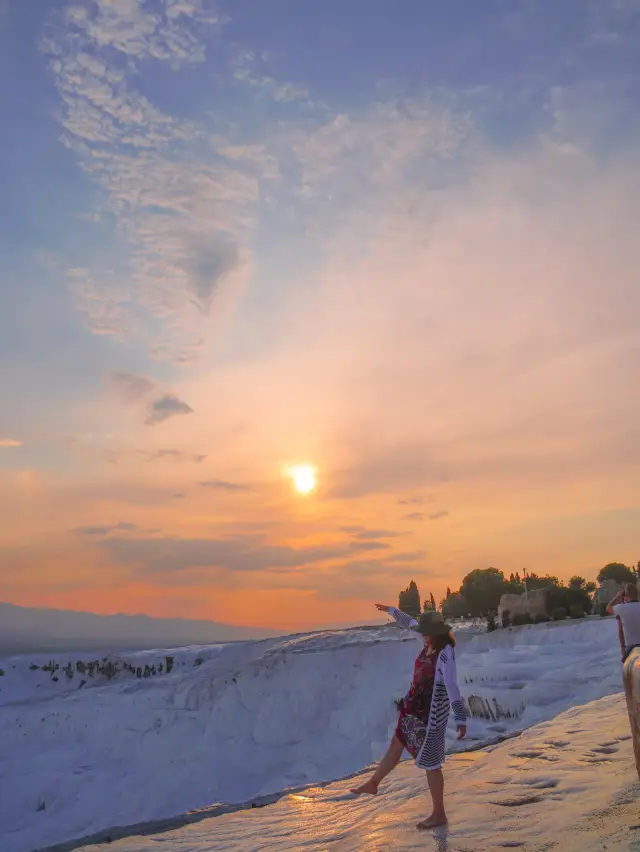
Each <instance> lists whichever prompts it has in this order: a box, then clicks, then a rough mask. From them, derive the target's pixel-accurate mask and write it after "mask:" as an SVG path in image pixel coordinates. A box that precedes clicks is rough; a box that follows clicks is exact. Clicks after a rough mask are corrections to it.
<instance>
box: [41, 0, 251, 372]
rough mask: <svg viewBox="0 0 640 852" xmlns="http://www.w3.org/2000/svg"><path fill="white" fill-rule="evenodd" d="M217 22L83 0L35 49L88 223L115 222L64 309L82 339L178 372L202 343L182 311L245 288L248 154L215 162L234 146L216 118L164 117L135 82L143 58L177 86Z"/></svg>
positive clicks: (205, 329) (162, 6) (173, 8)
mask: <svg viewBox="0 0 640 852" xmlns="http://www.w3.org/2000/svg"><path fill="white" fill-rule="evenodd" d="M206 5H208V4H206ZM221 26H222V23H221V19H220V17H219V16H218V15H217V14H215V13H214V12H211V11H209V10H206V9H205V8H204V5H203V4H202V3H201V2H200V0H180V2H171V3H158V4H153V5H152V4H150V3H142V2H133V0H131V2H129V0H126V2H118V3H114V2H111V0H95V2H92V3H91V4H90V5H89V4H88V3H83V2H79V3H77V4H74V5H71V6H69V7H68V8H67V10H66V13H65V14H64V15H63V16H60V18H58V19H57V22H56V23H55V24H54V23H52V24H51V26H50V27H49V31H48V33H47V35H46V37H45V38H43V39H42V41H41V44H40V47H41V50H42V51H43V52H44V53H45V54H46V55H47V56H48V58H49V60H50V69H51V73H52V77H53V80H54V83H55V86H56V88H57V91H58V94H59V97H60V104H61V110H60V116H61V125H62V133H61V141H62V143H63V144H64V145H65V146H66V147H68V148H69V149H70V150H71V151H72V152H73V153H74V154H75V156H76V158H77V161H78V165H79V166H80V168H81V169H82V172H83V173H84V174H85V175H86V176H88V178H89V179H91V180H92V181H94V183H95V184H97V186H98V187H99V190H100V195H99V196H98V201H97V204H96V207H95V208H94V209H93V210H91V211H88V212H87V219H88V220H91V221H92V222H93V223H94V224H95V226H96V227H98V228H102V229H105V230H106V229H111V227H112V225H111V223H112V222H113V221H114V219H115V220H117V223H118V227H117V230H115V229H111V230H110V236H111V237H112V240H113V246H114V252H113V254H112V257H113V261H112V262H111V263H108V264H107V263H95V264H92V265H90V267H88V268H78V267H77V265H76V264H75V263H72V264H71V265H70V266H71V269H72V273H71V274H70V276H69V280H70V287H71V290H72V293H73V295H74V298H75V302H76V307H77V309H78V310H79V311H80V313H81V314H82V315H83V317H84V319H85V322H86V324H87V325H88V327H89V328H90V329H91V330H92V331H93V332H94V333H96V334H111V335H117V336H119V337H125V338H133V337H135V338H136V339H137V341H138V342H142V341H141V338H142V337H143V336H144V338H146V340H145V342H146V344H147V347H148V351H149V352H150V353H154V354H155V355H156V356H159V357H163V358H170V359H172V360H175V361H177V362H180V363H185V362H186V361H187V360H189V359H190V358H191V357H192V356H193V353H194V343H195V341H199V340H201V339H203V338H204V337H206V336H207V334H209V333H210V323H207V321H206V317H204V316H202V318H201V321H200V322H199V321H198V320H197V318H196V317H195V316H194V315H193V311H192V310H191V306H192V305H193V304H197V305H198V307H199V308H200V310H201V312H202V313H203V314H204V313H206V311H207V309H208V307H209V305H210V302H211V299H212V297H213V296H214V295H216V297H217V298H218V301H219V304H220V305H221V306H224V305H226V302H225V300H224V298H221V297H222V296H223V295H224V294H221V292H220V291H221V286H222V284H223V282H224V285H225V288H226V295H225V298H228V299H232V298H233V293H234V292H235V287H236V285H237V284H238V283H241V282H242V281H243V280H244V276H245V268H246V260H247V256H248V232H249V228H250V225H251V214H250V211H251V209H252V207H255V205H256V204H257V202H258V200H259V184H258V175H259V174H260V169H259V163H260V156H261V155H260V153H259V152H260V146H254V147H245V148H244V150H242V151H241V153H240V154H239V155H238V156H237V157H236V158H235V159H233V160H232V159H229V158H226V157H223V156H221V155H220V156H219V155H217V149H218V148H220V149H224V148H228V147H229V146H230V145H231V144H232V142H233V140H232V138H230V136H229V135H228V134H227V135H224V134H222V133H220V132H219V129H218V127H217V125H218V124H220V122H219V121H211V120H209V119H206V120H204V121H202V122H201V123H200V122H198V121H197V120H194V119H185V118H184V117H183V116H181V115H176V114H172V113H171V112H168V111H167V110H166V109H164V108H162V107H160V106H158V105H156V104H155V103H154V102H153V101H152V100H151V99H150V97H149V96H148V95H147V94H146V91H147V89H148V87H145V93H144V94H143V92H142V91H141V86H140V79H141V77H142V72H143V69H144V68H145V67H147V68H148V67H149V66H150V65H151V62H152V63H153V66H151V67H160V66H162V65H163V66H164V67H165V68H166V69H167V71H169V73H172V74H175V75H176V78H177V77H178V75H179V73H180V69H182V68H184V67H187V66H194V65H198V64H202V63H203V62H204V61H205V59H206V54H207V46H208V45H209V44H210V43H211V40H212V38H213V37H214V36H215V35H216V34H217V33H218V32H219V30H220V27H221ZM216 50H217V52H219V51H220V45H219V44H218V45H217V46H216ZM222 61H223V62H224V59H222ZM216 76H217V75H216ZM214 85H215V84H214ZM220 85H222V86H224V82H221V83H220ZM227 85H228V81H227ZM236 85H237V82H236ZM213 97H214V98H215V95H213ZM257 166H258V168H256V167H257ZM196 348H197V345H196Z"/></svg>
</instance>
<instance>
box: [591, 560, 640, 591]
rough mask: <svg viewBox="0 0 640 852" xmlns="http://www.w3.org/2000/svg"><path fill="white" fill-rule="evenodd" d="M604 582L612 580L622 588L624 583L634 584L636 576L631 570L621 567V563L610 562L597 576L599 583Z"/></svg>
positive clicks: (624, 566)
mask: <svg viewBox="0 0 640 852" xmlns="http://www.w3.org/2000/svg"><path fill="white" fill-rule="evenodd" d="M605 580H613V581H614V582H616V583H619V584H620V585H621V586H622V585H624V583H635V582H636V575H635V572H634V571H633V570H632V569H631V568H628V567H627V566H626V565H623V564H622V562H610V563H609V564H608V565H605V566H604V568H603V569H602V570H601V571H600V573H599V574H598V582H599V583H604V582H605Z"/></svg>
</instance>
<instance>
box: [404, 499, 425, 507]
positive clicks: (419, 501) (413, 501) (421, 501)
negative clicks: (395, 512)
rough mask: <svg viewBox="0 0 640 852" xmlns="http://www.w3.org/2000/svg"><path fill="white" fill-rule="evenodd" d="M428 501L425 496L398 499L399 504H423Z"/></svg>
mask: <svg viewBox="0 0 640 852" xmlns="http://www.w3.org/2000/svg"><path fill="white" fill-rule="evenodd" d="M426 502H427V501H426V500H425V498H424V497H406V498H405V499H403V500H398V506H422V505H423V504H424V503H426Z"/></svg>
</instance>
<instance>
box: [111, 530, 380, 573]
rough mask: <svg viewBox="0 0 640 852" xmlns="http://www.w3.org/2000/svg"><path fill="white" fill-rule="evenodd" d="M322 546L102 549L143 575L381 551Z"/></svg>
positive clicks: (243, 543) (119, 545)
mask: <svg viewBox="0 0 640 852" xmlns="http://www.w3.org/2000/svg"><path fill="white" fill-rule="evenodd" d="M354 544H356V543H355V542H351V543H348V544H344V543H337V544H325V545H314V546H309V547H299V548H294V547H290V546H289V545H270V544H264V543H262V542H261V541H260V540H256V537H255V536H252V535H247V536H236V537H234V538H224V539H220V538H217V539H216V538H212V539H208V538H207V539H201V538H192V539H189V538H161V539H155V538H154V539H143V538H137V539H136V538H122V539H119V538H107V539H105V541H104V547H105V548H106V549H107V551H108V552H109V553H110V554H111V556H112V557H113V558H114V559H116V560H117V561H118V562H120V563H122V564H125V565H130V566H132V567H134V568H135V569H136V570H138V571H142V572H143V573H157V572H158V573H163V572H174V571H183V570H186V569H189V568H205V567H211V568H221V569H225V570H229V571H266V570H270V571H278V570H280V571H289V570H292V569H295V568H300V567H302V566H304V565H311V564H313V563H321V562H327V561H331V560H334V559H339V558H341V557H345V556H348V555H349V554H351V553H353V551H354V550H355V549H357V550H358V551H373V550H378V549H380V548H379V546H378V543H376V542H359V543H358V544H359V545H360V546H359V547H357V548H354V546H353V545H354Z"/></svg>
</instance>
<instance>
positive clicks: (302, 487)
mask: <svg viewBox="0 0 640 852" xmlns="http://www.w3.org/2000/svg"><path fill="white" fill-rule="evenodd" d="M289 476H290V477H291V481H292V482H293V487H294V488H295V490H296V491H297V492H298V494H311V492H312V491H314V490H315V487H316V485H317V478H316V469H315V467H313V465H310V464H300V465H297V466H296V467H292V468H290V469H289Z"/></svg>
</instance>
